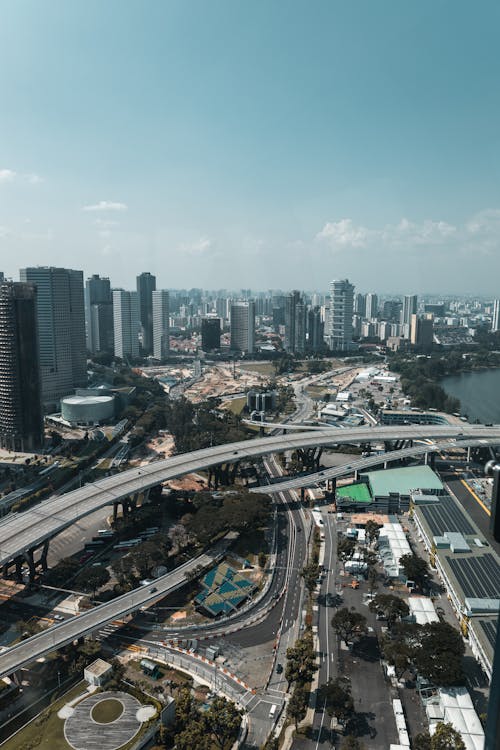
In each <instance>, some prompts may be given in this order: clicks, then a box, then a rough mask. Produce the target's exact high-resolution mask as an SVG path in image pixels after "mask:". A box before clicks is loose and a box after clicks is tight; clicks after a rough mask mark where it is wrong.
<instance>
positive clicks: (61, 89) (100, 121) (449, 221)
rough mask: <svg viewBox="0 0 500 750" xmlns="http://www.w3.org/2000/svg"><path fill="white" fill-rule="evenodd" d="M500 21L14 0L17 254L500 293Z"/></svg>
mask: <svg viewBox="0 0 500 750" xmlns="http://www.w3.org/2000/svg"><path fill="white" fill-rule="evenodd" d="M499 26H500V7H499V6H498V4H497V3H493V2H490V1H489V0H487V1H486V2H484V3H482V4H481V5H480V6H475V7H471V6H470V4H469V3H465V2H455V3H453V4H451V3H449V2H442V3H436V2H435V0H434V1H432V2H431V0H423V2H421V3H419V4H415V5H409V4H401V3H398V2H396V1H395V0H389V2H387V3H385V4H384V5H383V6H380V5H378V4H374V3H373V2H371V1H370V0H360V2H358V3H356V4H345V3H339V2H326V0H325V1H322V0H319V1H318V2H317V3H315V4H313V5H311V4H310V3H306V2H303V1H300V2H299V1H298V0H291V2H289V3H286V5H285V4H280V3H267V2H263V1H262V2H255V3H252V4H248V5H247V4H243V3H234V2H230V0H219V1H217V2H214V3H211V4H207V3H205V2H203V1H202V0H192V2H188V3H186V2H185V1H184V0H170V1H169V2H168V3H162V2H151V3H149V4H147V5H145V6H144V5H143V4H140V3H138V2H130V3H122V2H118V0H109V2H107V3H105V4H103V3H100V2H98V1H97V0H89V1H86V2H83V0H75V2H72V3H66V2H64V1H63V0H54V1H53V2H51V3H43V4H42V3H39V2H37V0H20V1H19V2H16V3H10V4H9V3H4V4H2V26H1V28H0V91H1V94H2V110H3V111H2V119H1V120H0V142H1V144H2V145H1V149H0V270H3V271H4V272H5V273H6V275H7V276H11V277H13V278H18V271H19V268H21V267H25V266H29V265H54V266H63V267H73V268H78V269H82V270H83V271H84V275H85V278H87V277H88V276H90V275H91V274H93V273H99V274H101V275H105V276H109V277H110V279H111V281H112V284H113V285H114V286H116V287H124V288H128V289H130V288H134V287H135V276H136V275H137V274H138V273H140V272H142V271H145V270H147V271H150V272H151V273H153V274H155V275H156V277H157V280H158V287H159V288H196V287H199V288H204V289H218V288H219V289H220V288H231V289H238V288H253V289H262V290H265V289H269V288H281V289H292V288H301V289H303V288H306V289H323V290H324V291H325V292H326V291H327V289H326V288H325V287H327V285H328V282H329V281H330V280H331V279H334V278H349V279H350V280H351V281H352V282H353V283H354V284H355V285H356V289H357V290H362V291H375V292H378V293H380V294H386V295H396V294H404V293H411V292H415V293H418V294H421V295H422V294H429V295H433V296H443V292H442V291H441V290H443V289H445V290H446V295H448V296H453V295H457V296H465V295H469V296H482V297H486V298H487V297H488V296H491V297H494V296H498V292H497V291H496V290H497V287H498V282H497V279H498V277H499V275H500V252H499V248H500V181H499V180H498V175H499V173H500V169H499V166H500V158H499V155H500V148H499V146H500V128H499V119H500V118H499V115H500V100H499V99H498V96H497V82H498V77H499V74H500V60H499V57H498V50H497V30H498V28H499ZM131 269H134V270H133V271H131ZM424 290H427V291H424Z"/></svg>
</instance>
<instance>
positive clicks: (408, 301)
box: [401, 294, 417, 339]
mask: <svg viewBox="0 0 500 750" xmlns="http://www.w3.org/2000/svg"><path fill="white" fill-rule="evenodd" d="M416 314H417V295H416V294H407V295H406V296H405V298H404V300H403V309H402V311H401V325H402V327H403V331H402V333H403V337H404V338H405V339H409V338H410V332H411V316H412V315H416Z"/></svg>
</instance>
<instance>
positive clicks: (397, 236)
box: [316, 217, 458, 251]
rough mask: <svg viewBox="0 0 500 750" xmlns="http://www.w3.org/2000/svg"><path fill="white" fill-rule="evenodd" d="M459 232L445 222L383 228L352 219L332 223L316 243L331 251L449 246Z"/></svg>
mask: <svg viewBox="0 0 500 750" xmlns="http://www.w3.org/2000/svg"><path fill="white" fill-rule="evenodd" d="M457 233H458V230H457V227H455V226H453V225H452V224H448V223H447V222H446V221H434V220H433V219H425V220H424V221H422V222H420V223H417V222H412V221H410V220H409V219H407V218H404V217H403V218H402V219H401V220H400V221H399V222H398V223H397V224H386V225H385V226H384V227H382V228H378V227H373V228H370V227H365V226H363V225H361V224H355V223H354V221H353V220H352V219H340V221H333V222H332V221H329V222H327V223H326V224H325V225H324V227H323V229H322V230H321V231H320V232H318V234H317V235H316V240H319V241H324V242H326V243H327V244H328V245H329V246H330V247H331V248H332V250H337V251H338V250H344V249H347V248H366V247H371V246H374V245H376V246H377V247H379V246H380V245H381V244H382V245H385V246H389V247H399V246H404V247H409V246H411V245H414V246H426V245H432V246H435V245H446V244H447V243H448V242H449V241H450V239H451V238H453V237H455V236H456V235H457Z"/></svg>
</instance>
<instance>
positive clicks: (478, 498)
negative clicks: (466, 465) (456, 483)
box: [460, 479, 491, 516]
mask: <svg viewBox="0 0 500 750" xmlns="http://www.w3.org/2000/svg"><path fill="white" fill-rule="evenodd" d="M460 481H461V482H462V484H463V486H464V487H465V489H466V490H469V492H470V494H471V495H472V497H473V498H474V500H475V501H476V502H477V503H478V504H479V505H480V506H481V508H482V509H483V510H484V512H485V513H486V514H487V515H488V516H491V511H490V510H488V508H487V507H486V505H485V504H484V503H483V501H482V500H481V498H480V497H479V495H476V493H475V492H474V490H473V489H472V487H469V485H468V484H467V482H466V481H465V479H461V480H460Z"/></svg>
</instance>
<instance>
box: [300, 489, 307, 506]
mask: <svg viewBox="0 0 500 750" xmlns="http://www.w3.org/2000/svg"><path fill="white" fill-rule="evenodd" d="M305 499H306V488H305V487H301V488H300V501H301V502H302V503H303V502H304V500H305Z"/></svg>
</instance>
